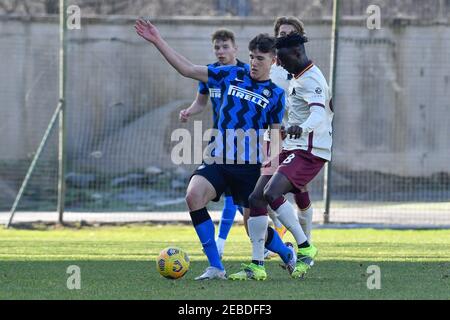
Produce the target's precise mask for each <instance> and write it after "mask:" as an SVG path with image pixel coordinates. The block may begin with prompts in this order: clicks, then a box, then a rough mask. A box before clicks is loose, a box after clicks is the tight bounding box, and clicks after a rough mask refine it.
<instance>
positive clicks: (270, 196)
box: [264, 188, 282, 204]
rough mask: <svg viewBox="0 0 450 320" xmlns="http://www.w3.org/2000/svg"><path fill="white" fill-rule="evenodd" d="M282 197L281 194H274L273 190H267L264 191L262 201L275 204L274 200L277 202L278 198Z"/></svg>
mask: <svg viewBox="0 0 450 320" xmlns="http://www.w3.org/2000/svg"><path fill="white" fill-rule="evenodd" d="M281 196H282V194H280V193H279V192H276V191H275V190H273V189H271V188H269V189H266V190H264V199H265V200H266V201H267V202H268V203H269V204H272V203H274V202H275V200H277V199H278V198H280V197H281Z"/></svg>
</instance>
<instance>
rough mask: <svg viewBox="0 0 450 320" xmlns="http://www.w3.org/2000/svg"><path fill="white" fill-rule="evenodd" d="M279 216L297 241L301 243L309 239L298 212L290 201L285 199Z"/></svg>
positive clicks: (278, 212) (278, 211) (278, 213)
mask: <svg viewBox="0 0 450 320" xmlns="http://www.w3.org/2000/svg"><path fill="white" fill-rule="evenodd" d="M276 212H277V217H278V219H280V221H281V223H282V224H283V225H284V226H285V227H286V228H287V229H288V230H289V231H290V232H291V233H292V235H293V236H294V238H295V241H296V242H297V245H300V244H302V243H304V242H305V241H307V240H308V239H307V238H306V235H305V233H304V232H303V230H302V227H301V226H300V223H299V221H298V216H297V213H296V212H295V209H294V207H293V206H292V204H291V203H290V202H289V201H285V202H284V203H283V204H282V205H281V206H280V207H279V208H278V209H277V210H276Z"/></svg>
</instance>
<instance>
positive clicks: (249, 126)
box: [135, 19, 295, 280]
mask: <svg viewBox="0 0 450 320" xmlns="http://www.w3.org/2000/svg"><path fill="white" fill-rule="evenodd" d="M135 29H136V32H137V33H138V35H140V36H141V37H142V38H144V39H146V40H147V41H149V42H151V43H152V44H153V45H154V46H155V47H156V48H157V49H158V50H159V52H160V53H161V54H162V55H163V56H164V58H165V59H166V60H167V61H168V62H169V63H170V64H171V65H172V66H173V67H174V68H175V69H176V70H177V71H178V72H179V73H180V74H181V75H183V76H185V77H189V78H192V79H196V80H199V81H202V82H206V83H208V85H210V86H220V87H221V88H222V92H226V93H227V97H223V99H222V105H221V107H220V111H219V115H218V131H219V133H220V134H221V136H220V135H218V137H216V139H215V140H216V144H217V145H218V147H217V149H215V157H214V158H215V159H219V160H220V158H222V160H225V161H224V162H222V163H221V162H220V161H216V162H214V163H209V162H208V163H204V164H202V165H201V166H200V167H199V168H198V169H197V170H196V171H195V172H194V174H193V176H192V178H191V180H190V182H189V186H188V189H187V195H186V203H187V205H188V207H189V211H190V215H191V219H192V222H193V225H194V227H195V230H196V232H197V235H198V237H199V239H200V241H201V243H202V246H203V249H204V251H205V254H206V256H207V258H208V261H209V264H210V266H209V267H208V268H207V269H206V270H205V272H204V273H203V274H202V275H200V276H199V277H197V278H196V280H209V279H226V272H225V268H224V266H223V264H222V262H221V260H220V256H219V252H218V250H217V246H216V243H215V241H214V232H215V228H214V224H213V222H212V220H211V217H210V215H209V213H208V211H207V209H206V205H207V204H208V203H209V202H210V201H211V200H213V201H217V200H218V199H219V198H220V196H221V194H222V193H223V192H224V191H225V189H226V187H229V188H230V191H231V194H232V196H233V201H234V203H235V204H237V205H242V206H243V207H244V210H245V215H244V217H247V216H248V213H249V209H248V208H249V203H248V198H249V196H250V194H251V193H252V191H253V189H254V187H255V185H256V182H257V180H258V179H259V176H260V168H261V162H262V157H263V155H262V152H261V148H259V146H260V145H262V142H261V143H259V142H258V141H257V142H256V143H254V141H253V143H252V141H251V140H252V139H251V138H250V139H248V137H247V136H244V138H243V139H240V136H239V135H238V134H237V131H239V129H240V130H241V131H243V132H244V133H245V132H254V131H258V132H259V131H261V132H262V133H263V132H264V129H266V128H267V127H270V128H271V129H274V130H279V128H280V123H281V121H282V118H283V114H284V105H285V96H284V90H283V89H281V88H279V87H277V86H276V85H275V84H273V83H272V81H271V80H270V77H269V72H270V67H271V65H272V64H273V63H274V62H275V59H276V58H275V54H276V51H275V38H273V37H270V36H269V35H265V34H261V35H258V36H256V37H255V38H254V39H252V41H250V44H249V51H250V72H247V71H246V70H245V69H243V68H240V67H237V66H224V67H213V66H209V67H206V66H200V65H194V64H192V63H191V62H190V61H189V60H187V59H186V58H185V57H183V56H182V55H180V54H179V53H177V52H176V51H175V50H173V49H172V48H171V47H170V46H169V45H168V44H167V42H166V41H164V39H163V38H162V37H161V35H160V33H159V31H158V29H157V28H156V27H155V26H154V25H153V24H151V23H150V22H149V21H145V20H143V19H139V20H138V21H136V24H135ZM230 132H231V135H230ZM260 138H261V139H262V135H261V137H260V136H259V135H258V136H257V138H256V140H259V139H260ZM220 142H222V145H220ZM253 145H256V146H257V148H252V146H253ZM220 146H221V147H222V148H220ZM242 147H243V149H244V150H245V151H244V152H243V153H242V152H240V151H242ZM240 149H241V150H240ZM255 156H256V161H253V159H254V157H255ZM262 220H263V219H258V218H257V213H256V214H255V215H254V216H253V217H250V218H248V221H247V228H248V233H249V236H250V239H251V241H252V244H254V243H261V242H263V243H264V242H265V233H264V234H263V236H262V238H261V237H260V235H261V232H260V230H261V228H264V229H265V230H266V229H267V221H262ZM261 221H262V222H263V223H262V224H261ZM255 231H256V232H255ZM277 236H278V235H277V234H276V233H275V235H273V239H271V245H272V248H271V251H274V252H277V253H279V254H280V256H281V258H282V259H283V261H284V262H285V263H289V262H290V261H291V260H293V259H295V257H294V254H293V251H292V250H291V248H288V247H287V246H286V245H284V244H283V242H282V241H281V239H280V238H279V237H277ZM253 247H255V246H253ZM275 247H276V248H275ZM252 262H253V264H254V265H263V264H264V252H263V250H262V251H261V250H253V256H252ZM261 280H263V279H261Z"/></svg>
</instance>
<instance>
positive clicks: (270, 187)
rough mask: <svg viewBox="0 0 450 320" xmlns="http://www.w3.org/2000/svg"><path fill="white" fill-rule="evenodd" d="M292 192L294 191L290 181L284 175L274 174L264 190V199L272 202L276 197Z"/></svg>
mask: <svg viewBox="0 0 450 320" xmlns="http://www.w3.org/2000/svg"><path fill="white" fill-rule="evenodd" d="M293 190H295V187H294V186H293V185H292V183H291V181H290V180H289V179H288V178H287V177H286V176H285V175H284V174H282V173H280V172H276V173H275V175H274V176H273V177H272V178H271V179H270V180H269V182H267V184H266V187H265V188H264V198H265V199H266V200H267V201H269V202H273V201H275V200H276V199H277V198H278V197H281V196H282V195H284V194H286V193H288V192H291V191H293Z"/></svg>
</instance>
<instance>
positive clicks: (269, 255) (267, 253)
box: [264, 248, 277, 260]
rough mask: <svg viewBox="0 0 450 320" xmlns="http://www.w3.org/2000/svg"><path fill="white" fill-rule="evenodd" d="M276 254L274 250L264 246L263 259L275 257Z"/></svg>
mask: <svg viewBox="0 0 450 320" xmlns="http://www.w3.org/2000/svg"><path fill="white" fill-rule="evenodd" d="M276 256H277V254H276V253H275V252H272V251H270V250H269V249H267V248H264V259H265V260H270V258H273V257H276Z"/></svg>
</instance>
